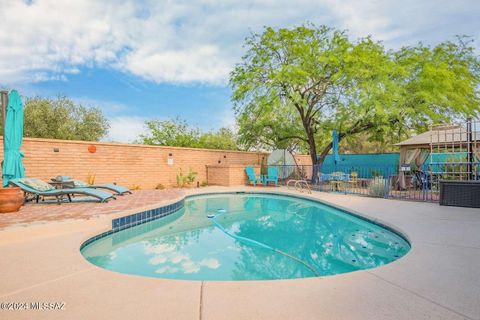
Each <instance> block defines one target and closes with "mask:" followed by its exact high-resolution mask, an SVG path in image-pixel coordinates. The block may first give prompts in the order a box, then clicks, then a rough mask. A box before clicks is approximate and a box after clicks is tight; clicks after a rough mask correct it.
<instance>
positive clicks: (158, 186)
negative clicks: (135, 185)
mask: <svg viewBox="0 0 480 320" xmlns="http://www.w3.org/2000/svg"><path fill="white" fill-rule="evenodd" d="M155 189H157V190H163V189H165V186H164V185H163V184H161V183H159V184H157V185H156V186H155Z"/></svg>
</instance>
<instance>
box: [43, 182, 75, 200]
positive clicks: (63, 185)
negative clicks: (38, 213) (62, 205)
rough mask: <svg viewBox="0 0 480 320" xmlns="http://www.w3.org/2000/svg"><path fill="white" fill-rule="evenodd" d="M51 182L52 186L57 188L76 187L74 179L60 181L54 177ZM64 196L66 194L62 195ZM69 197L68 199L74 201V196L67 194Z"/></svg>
mask: <svg viewBox="0 0 480 320" xmlns="http://www.w3.org/2000/svg"><path fill="white" fill-rule="evenodd" d="M49 184H51V185H52V186H54V187H55V189H70V188H75V183H74V182H73V180H63V181H58V180H54V179H51V181H50V182H49ZM61 197H62V198H63V197H64V196H61ZM67 198H68V201H70V202H72V197H71V196H70V195H69V194H67Z"/></svg>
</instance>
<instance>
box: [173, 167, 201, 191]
mask: <svg viewBox="0 0 480 320" xmlns="http://www.w3.org/2000/svg"><path fill="white" fill-rule="evenodd" d="M197 174H198V173H197V172H195V171H193V170H192V168H189V170H188V174H187V175H184V174H183V172H182V168H180V169H179V170H178V173H177V186H178V187H179V188H184V187H186V186H189V185H190V184H192V182H193V181H195V178H196V177H197Z"/></svg>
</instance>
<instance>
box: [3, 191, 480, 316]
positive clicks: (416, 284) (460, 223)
mask: <svg viewBox="0 0 480 320" xmlns="http://www.w3.org/2000/svg"><path fill="white" fill-rule="evenodd" d="M229 191H258V192H272V191H275V192H279V193H291V194H295V195H302V196H305V197H309V198H314V199H318V200H322V201H326V202H329V203H331V204H334V205H337V206H341V207H343V208H347V209H350V210H352V211H353V212H355V213H360V214H362V215H364V216H367V217H370V218H372V219H378V220H380V221H382V222H384V223H386V224H388V225H390V226H392V227H394V228H396V229H397V230H400V231H401V232H403V233H404V234H405V235H406V236H407V237H408V239H409V241H410V242H411V244H412V249H411V251H410V252H409V253H408V254H407V255H406V256H405V257H403V258H401V259H400V260H398V261H395V262H393V263H391V264H388V265H385V266H382V267H379V268H375V269H370V270H363V271H356V272H352V273H347V274H341V275H337V276H329V277H323V278H322V277H320V278H305V279H295V280H276V281H245V282H208V281H205V282H193V281H178V280H164V279H153V278H146V277H140V276H130V275H124V274H118V273H114V272H111V271H108V270H104V269H101V268H98V267H96V266H94V265H91V264H90V263H88V262H87V261H86V260H85V259H84V258H83V257H82V256H81V254H80V251H79V248H80V245H81V244H82V243H83V241H85V240H87V239H88V238H89V237H91V236H93V235H96V234H98V233H100V232H102V231H105V230H107V229H108V228H109V227H111V219H112V218H114V217H118V216H122V215H125V214H127V213H130V212H131V213H133V212H135V211H139V209H140V208H141V205H142V203H141V201H137V202H136V203H137V205H138V207H135V208H133V209H132V208H129V209H128V210H126V209H125V208H126V207H122V205H120V204H121V203H120V202H119V203H118V204H114V205H116V206H118V207H117V208H116V209H115V210H112V211H109V210H107V211H108V212H105V213H98V214H93V215H91V214H90V215H78V216H76V217H75V216H73V218H72V217H69V219H67V218H61V219H60V220H61V221H59V222H55V223H52V220H53V219H51V220H50V219H48V220H47V221H44V220H41V219H40V221H38V219H37V220H35V219H33V221H30V223H29V222H28V221H23V222H21V223H18V226H17V225H16V224H15V223H13V224H8V227H6V228H4V229H2V230H0V257H1V258H0V271H1V273H0V302H1V303H9V302H16V303H23V302H27V303H30V302H33V303H34V302H40V303H42V302H51V303H54V302H59V303H65V306H64V308H63V310H43V311H39V310H27V311H23V310H22V311H11V310H0V319H106V318H107V319H109V318H111V319H113V318H115V319H132V318H135V319H480V267H479V266H480V210H479V209H467V208H454V207H441V206H439V205H438V204H431V203H417V202H406V201H396V200H385V199H374V198H367V197H359V196H349V195H341V194H329V193H320V192H314V193H313V194H312V195H306V194H300V193H298V192H296V191H291V190H287V189H286V188H253V187H235V188H223V187H207V188H201V189H187V190H186V191H185V192H186V194H192V193H197V192H198V193H206V192H229ZM161 192H165V191H157V193H156V194H155V195H154V197H157V195H158V200H156V201H152V203H150V202H148V203H147V204H146V207H154V206H160V203H170V202H173V201H176V200H178V199H180V198H182V197H183V193H182V192H176V193H171V194H170V195H169V196H168V197H166V198H163V197H161ZM169 192H170V191H169ZM140 194H141V193H139V195H140ZM136 196H138V195H135V194H134V195H133V196H132V197H133V198H132V199H127V198H126V200H122V201H125V202H127V201H131V203H133V202H135V201H136V199H135V198H134V197H136ZM126 197H129V196H126ZM83 205H85V207H84V209H86V208H90V207H88V206H90V204H83ZM102 205H103V204H98V205H95V206H100V207H101V206H102ZM29 206H34V205H29ZM43 206H45V205H39V206H38V207H43ZM47 206H49V205H47ZM68 206H69V204H62V205H61V206H59V207H62V210H72V211H75V212H77V211H78V212H82V210H83V209H82V207H81V206H82V205H81V204H78V205H73V206H80V209H81V210H78V208H75V209H74V208H73V207H72V208H71V209H68V208H67V207H68ZM111 206H113V205H111ZM64 207H66V208H67V209H64ZM104 208H105V207H104ZM28 210H35V208H33V209H32V208H30V207H28ZM52 210H59V209H55V208H52ZM3 219H5V218H3ZM0 220H1V219H0Z"/></svg>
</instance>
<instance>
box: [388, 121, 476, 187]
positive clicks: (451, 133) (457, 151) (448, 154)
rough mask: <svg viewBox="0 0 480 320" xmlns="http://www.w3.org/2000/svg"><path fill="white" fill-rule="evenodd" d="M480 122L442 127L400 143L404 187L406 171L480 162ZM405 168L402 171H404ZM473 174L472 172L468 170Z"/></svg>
mask: <svg viewBox="0 0 480 320" xmlns="http://www.w3.org/2000/svg"><path fill="white" fill-rule="evenodd" d="M476 127H480V124H479V122H468V123H467V125H466V126H465V125H442V126H436V127H433V128H432V130H430V131H427V132H424V133H421V134H418V135H416V136H413V137H411V138H409V139H407V140H405V141H402V142H400V143H397V144H396V146H399V147H400V166H401V168H400V169H401V170H400V173H399V178H400V185H401V187H402V188H404V187H405V172H406V171H409V170H411V168H412V167H416V168H421V167H422V166H423V165H424V164H433V165H436V169H435V170H437V171H438V168H439V167H440V166H444V165H445V164H447V163H453V162H455V163H462V164H466V165H468V164H470V165H471V164H472V163H474V162H476V161H480V131H479V130H477V128H476ZM402 168H403V169H402ZM469 171H471V170H469Z"/></svg>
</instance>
